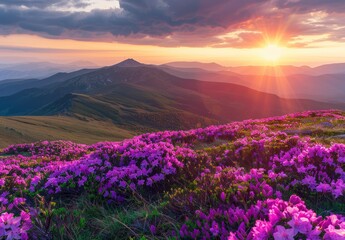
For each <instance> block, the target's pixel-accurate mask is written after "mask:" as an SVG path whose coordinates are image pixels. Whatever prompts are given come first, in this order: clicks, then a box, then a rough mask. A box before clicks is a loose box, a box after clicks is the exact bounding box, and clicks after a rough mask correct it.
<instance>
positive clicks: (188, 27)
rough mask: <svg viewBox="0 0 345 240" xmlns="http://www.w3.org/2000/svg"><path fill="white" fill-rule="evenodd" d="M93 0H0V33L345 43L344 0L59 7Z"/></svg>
mask: <svg viewBox="0 0 345 240" xmlns="http://www.w3.org/2000/svg"><path fill="white" fill-rule="evenodd" d="M90 3H91V1H89V2H87V1H85V0H73V1H67V0H51V1H47V0H44V1H43V0H27V1H24V0H21V1H20V0H3V1H1V3H0V34H4V35H5V34H11V33H34V34H38V35H41V36H44V37H50V38H68V39H78V40H90V41H93V40H101V41H120V42H125V43H133V44H152V45H160V46H213V47H256V46H257V45H258V44H261V43H262V42H263V41H267V40H268V38H270V39H275V40H279V41H280V42H282V43H284V44H287V45H288V44H289V41H290V40H292V39H294V38H296V37H298V36H302V35H317V34H325V33H327V34H328V36H329V40H332V41H344V37H343V35H341V34H343V33H344V30H343V29H342V27H344V26H345V20H344V19H345V2H344V1H343V0H329V1H326V0H299V1H298V0H292V1H291V0H290V1H283V0H269V1H267V0H241V1H237V0H236V1H235V0H213V1H209V0H188V1H181V0H120V1H119V8H109V9H94V10H92V11H89V12H80V11H66V10H64V11H62V10H61V8H60V7H61V6H64V5H70V6H72V5H73V6H75V7H83V6H86V5H87V4H90ZM23 6H24V7H23ZM313 14H314V15H313ZM238 32H242V33H241V34H238ZM231 34H232V36H231ZM227 35H230V37H229V36H227ZM224 36H225V37H224ZM258 42H259V43H258Z"/></svg>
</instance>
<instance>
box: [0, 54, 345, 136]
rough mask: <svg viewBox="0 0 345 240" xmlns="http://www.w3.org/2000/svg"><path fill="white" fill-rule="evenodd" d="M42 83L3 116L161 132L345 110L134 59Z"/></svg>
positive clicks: (5, 103)
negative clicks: (64, 118)
mask: <svg viewBox="0 0 345 240" xmlns="http://www.w3.org/2000/svg"><path fill="white" fill-rule="evenodd" d="M41 81H43V82H46V83H47V82H49V84H47V85H43V86H42V85H41V86H39V87H35V88H27V89H24V90H22V91H20V92H17V93H15V94H12V95H10V96H3V97H0V114H1V115H3V116H20V115H28V116H30V115H35V116H69V117H74V118H77V119H95V120H97V121H111V122H112V123H113V124H116V125H117V126H121V127H123V128H126V129H132V130H136V131H155V130H163V129H186V128H191V127H198V126H205V125H209V124H215V123H220V122H228V121H232V120H242V119H247V118H257V117H267V116H273V115H280V114H283V113H288V112H295V111H302V110H306V109H308V110H314V109H326V108H327V109H328V108H342V109H343V108H344V106H343V105H340V104H329V103H323V102H316V101H310V100H302V99H300V100H296V99H295V100H288V99H283V98H279V97H278V96H276V95H274V94H267V93H264V92H260V91H256V90H253V89H250V88H247V87H244V86H240V85H237V84H231V83H219V82H206V81H199V80H193V79H187V78H180V77H177V76H174V75H171V74H169V73H167V72H165V71H163V70H161V69H159V67H157V66H151V65H145V64H140V63H138V62H136V61H135V60H133V59H129V60H126V61H124V62H121V63H119V64H116V65H113V66H109V67H104V68H100V69H94V70H84V72H83V70H82V71H80V72H78V73H76V72H75V73H70V74H69V75H68V74H67V75H66V74H62V75H61V77H60V78H58V77H57V76H54V77H51V78H48V79H43V80H41Z"/></svg>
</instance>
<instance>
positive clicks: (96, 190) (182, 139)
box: [0, 110, 345, 240]
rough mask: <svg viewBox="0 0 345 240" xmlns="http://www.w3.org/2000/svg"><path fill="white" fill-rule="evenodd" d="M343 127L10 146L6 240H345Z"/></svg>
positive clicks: (279, 120)
mask: <svg viewBox="0 0 345 240" xmlns="http://www.w3.org/2000/svg"><path fill="white" fill-rule="evenodd" d="M344 126H345V112H342V111H336V110H329V111H308V112H302V113H294V114H289V115H285V116H281V117H271V118H266V119H258V120H245V121H242V122H233V123H229V124H224V125H215V126H209V127H206V128H198V129H192V130H187V131H164V132H156V133H147V134H143V135H139V136H136V137H133V138H131V139H127V140H124V141H119V142H100V143H97V144H93V145H83V144H76V143H73V142H68V141H53V142H49V141H41V142H36V143H32V144H19V145H11V146H9V147H7V148H5V149H3V150H2V151H1V152H0V159H1V161H0V189H1V192H2V195H1V202H2V213H1V216H0V223H1V224H3V226H4V227H3V229H4V231H3V232H1V234H2V235H1V236H3V237H7V238H8V236H15V237H16V238H18V239H20V238H21V239H28V238H30V239H84V240H88V239H90V240H91V239H93V240H98V239H99V240H100V239H202V238H206V239H233V240H235V239H275V240H281V239H344V238H345V204H344V202H345V165H344V164H345V145H344V144H343V143H344V142H345V141H344V135H345V127H344ZM100 128H102V127H100ZM104 130H106V129H104Z"/></svg>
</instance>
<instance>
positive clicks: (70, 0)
mask: <svg viewBox="0 0 345 240" xmlns="http://www.w3.org/2000/svg"><path fill="white" fill-rule="evenodd" d="M0 4H2V5H6V6H11V7H21V6H24V7H28V8H33V7H34V8H41V9H42V8H47V7H54V6H56V7H63V6H74V7H85V6H87V3H85V2H83V1H81V0H1V1H0Z"/></svg>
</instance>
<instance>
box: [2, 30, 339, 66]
mask: <svg viewBox="0 0 345 240" xmlns="http://www.w3.org/2000/svg"><path fill="white" fill-rule="evenodd" d="M258 45H259V44H258ZM344 48H345V44H343V43H337V44H331V43H329V44H325V45H322V46H320V47H317V46H316V47H313V48H288V47H282V46H279V45H277V44H274V43H272V44H270V43H268V44H267V45H266V46H264V47H257V48H232V47H230V46H229V47H225V48H212V47H159V46H154V45H134V44H125V43H118V42H97V41H77V40H70V39H47V38H43V37H39V36H35V35H8V36H0V55H1V56H2V60H3V61H4V60H5V61H8V62H15V61H18V60H20V61H26V62H27V61H51V62H64V63H66V62H67V63H68V62H73V61H80V60H83V61H85V60H87V61H90V62H94V63H96V64H98V65H110V64H114V63H116V62H119V61H121V60H123V59H126V58H135V59H137V60H138V61H142V62H145V63H154V64H159V63H166V62H170V61H200V62H218V63H220V64H223V65H227V66H239V65H272V64H274V65H277V64H282V65H286V64H292V65H311V66H315V65H321V64H324V63H329V62H341V61H345V56H344V55H343V54H341V53H342V52H343V50H344Z"/></svg>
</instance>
